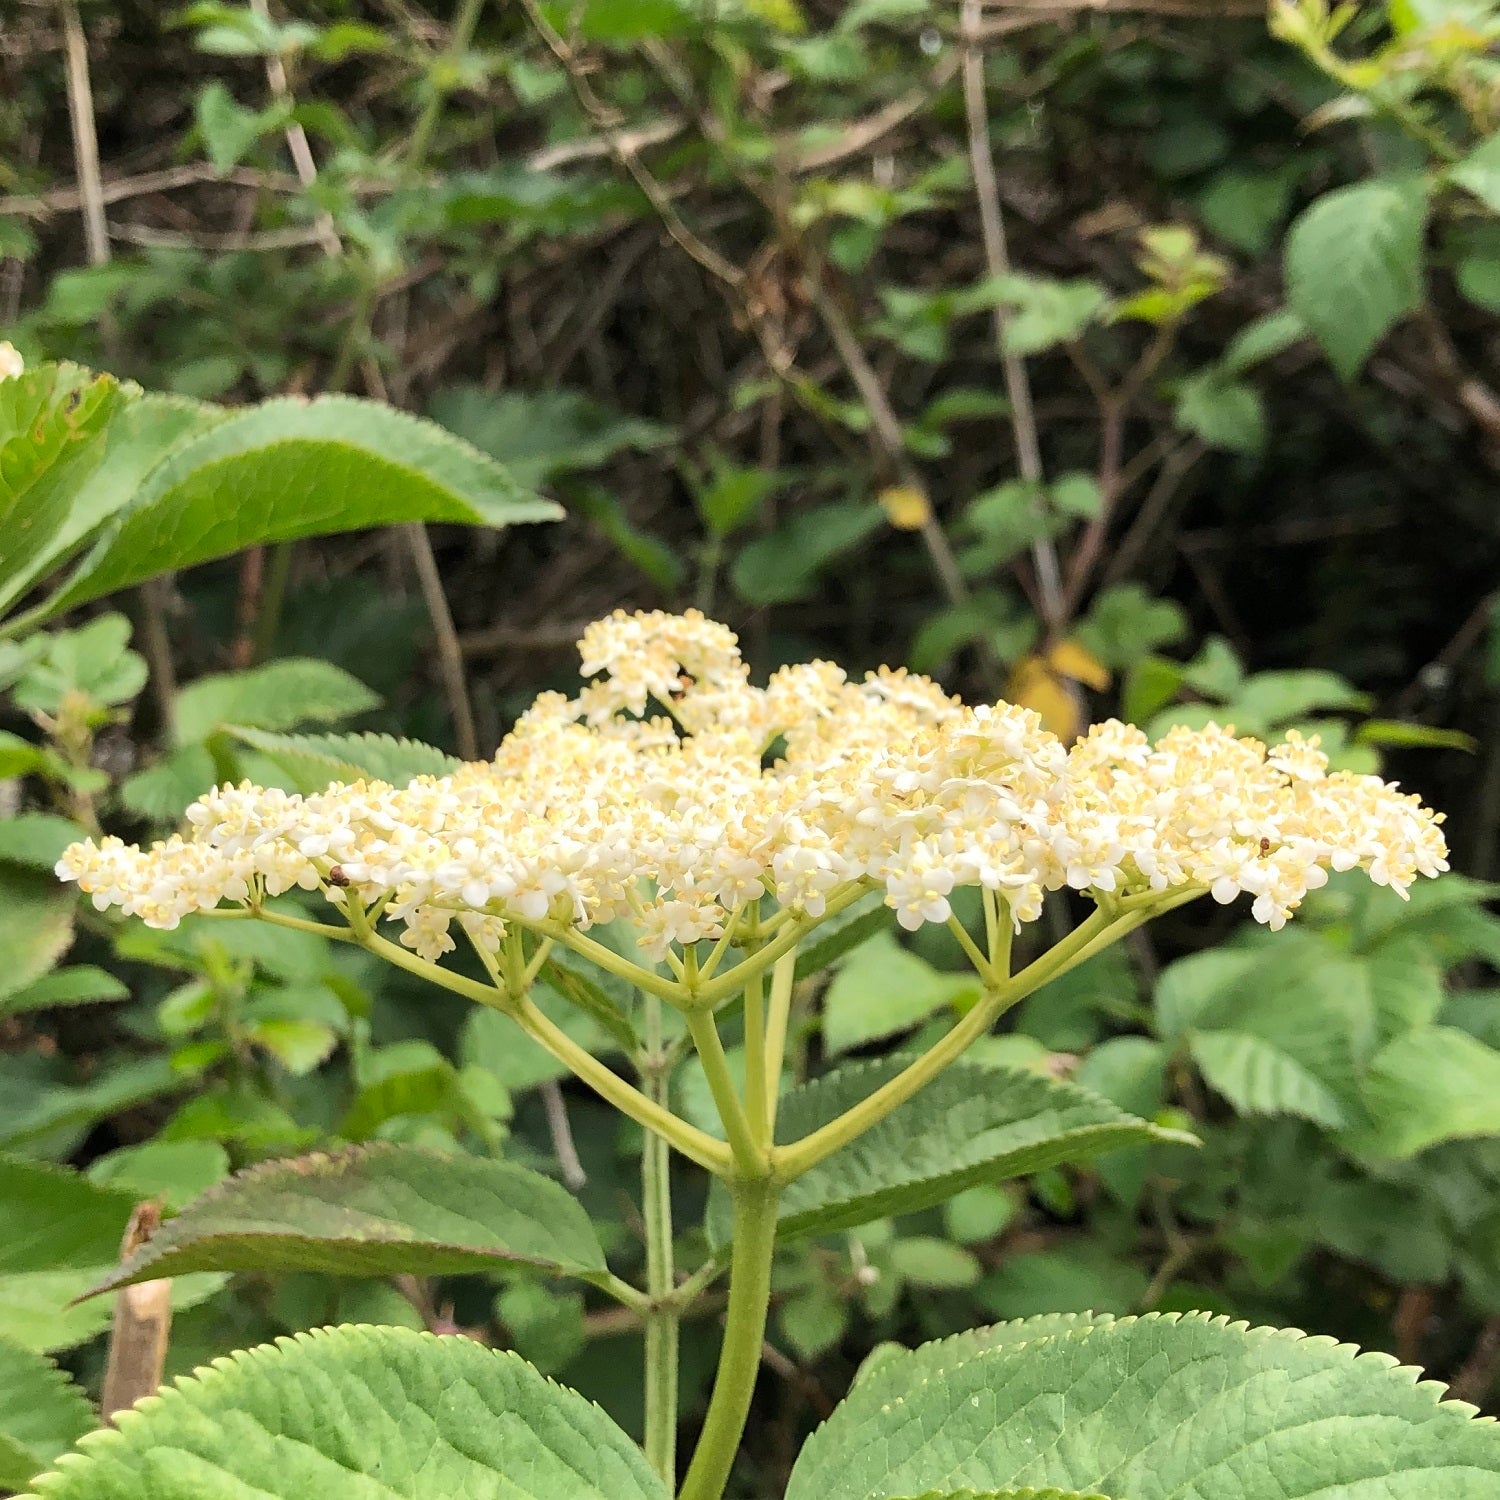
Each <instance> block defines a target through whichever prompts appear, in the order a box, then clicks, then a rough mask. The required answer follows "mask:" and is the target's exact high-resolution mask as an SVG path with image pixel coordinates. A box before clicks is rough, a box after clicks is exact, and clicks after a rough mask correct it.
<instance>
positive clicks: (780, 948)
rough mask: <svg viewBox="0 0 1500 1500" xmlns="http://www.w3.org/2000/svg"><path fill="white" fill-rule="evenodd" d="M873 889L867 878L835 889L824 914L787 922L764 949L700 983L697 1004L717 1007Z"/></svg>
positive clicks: (694, 997) (759, 949)
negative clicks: (817, 928)
mask: <svg viewBox="0 0 1500 1500" xmlns="http://www.w3.org/2000/svg"><path fill="white" fill-rule="evenodd" d="M869 888H870V887H869V885H868V884H867V883H866V882H865V881H862V880H860V881H851V882H850V883H849V885H848V886H846V887H844V888H843V889H841V890H837V891H835V892H834V893H833V894H832V895H831V896H829V898H828V902H827V905H826V906H825V908H824V910H823V914H822V916H820V917H798V918H796V919H794V920H793V921H791V922H789V923H788V924H787V926H786V929H785V931H781V932H778V933H777V934H776V936H775V937H774V938H773V939H772V940H771V941H770V942H769V943H767V944H766V945H765V946H764V947H763V948H757V949H756V951H755V952H754V953H752V954H751V955H750V956H749V957H748V958H743V959H741V960H740V962H739V963H737V964H736V965H735V966H734V967H733V968H732V969H726V970H725V971H724V973H722V974H720V975H719V976H718V977H717V978H715V979H714V980H712V981H711V982H710V983H707V984H699V986H698V988H697V990H696V992H695V993H694V995H693V999H694V1001H695V1003H696V1004H698V1005H700V1006H714V1005H717V1004H718V1003H719V1001H721V1000H727V999H728V998H729V997H730V996H731V995H733V994H737V993H738V992H739V991H740V990H742V989H744V987H745V985H746V984H747V983H748V982H749V980H750V978H751V977H752V976H753V975H755V974H763V973H765V971H766V970H767V969H769V968H770V967H771V966H772V965H773V964H774V963H775V962H776V960H777V959H779V958H780V957H781V956H782V954H784V953H790V952H791V951H792V949H794V948H795V947H796V946H797V944H798V943H800V942H801V941H802V939H803V938H804V937H806V936H807V934H808V933H809V932H811V931H812V929H813V928H814V927H817V926H820V925H821V924H822V923H824V922H826V921H827V920H828V919H829V918H830V917H836V916H837V915H838V914H839V913H840V912H841V911H843V909H844V908H845V907H846V906H853V905H854V903H855V902H856V901H858V900H859V898H860V897H861V896H863V895H864V893H865V892H866V891H867V890H869Z"/></svg>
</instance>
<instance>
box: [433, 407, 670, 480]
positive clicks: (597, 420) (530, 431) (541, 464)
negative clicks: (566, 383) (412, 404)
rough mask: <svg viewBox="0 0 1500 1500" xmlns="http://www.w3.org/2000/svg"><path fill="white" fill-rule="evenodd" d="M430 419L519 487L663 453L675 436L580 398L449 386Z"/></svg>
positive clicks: (652, 424) (636, 418) (667, 429)
mask: <svg viewBox="0 0 1500 1500" xmlns="http://www.w3.org/2000/svg"><path fill="white" fill-rule="evenodd" d="M430 414H431V416H432V417H433V419H434V420H435V421H438V422H441V423H442V425H443V426H444V427H446V428H447V429H448V431H449V432H453V433H456V434H457V435H458V436H459V437H461V438H464V439H466V440H467V441H468V442H471V443H473V445H474V446H475V447H476V448H478V449H479V450H480V451H481V452H482V453H487V454H489V456H490V457H491V458H493V459H496V460H497V461H498V462H500V463H502V464H504V465H505V467H506V469H507V470H508V471H509V473H510V475H511V477H512V478H513V479H514V480H515V481H516V483H517V484H522V485H539V484H545V483H546V482H547V481H548V480H549V479H555V478H556V477H557V476H558V475H559V474H568V473H576V472H577V471H578V470H580V469H596V468H598V467H599V466H600V465H601V464H603V463H605V462H607V460H608V459H609V458H610V457H611V456H612V455H613V454H615V453H617V452H619V450H620V449H622V448H659V447H661V445H662V444H663V443H665V442H667V441H668V440H669V439H670V437H671V429H670V428H667V427H663V426H661V425H660V424H659V423H656V422H647V421H643V420H642V419H641V418H640V417H628V416H623V415H622V414H620V413H619V412H614V411H610V410H609V408H608V407H604V406H600V405H599V404H598V403H597V402H595V401H592V400H590V399H589V397H588V396H586V395H584V394H583V393H582V392H581V391H555V390H554V391H498V392H497V391H487V390H485V389H484V388H483V387H481V386H477V385H457V386H450V387H449V388H448V389H446V390H442V391H439V392H438V393H437V395H436V396H434V397H433V400H432V407H431V412H430Z"/></svg>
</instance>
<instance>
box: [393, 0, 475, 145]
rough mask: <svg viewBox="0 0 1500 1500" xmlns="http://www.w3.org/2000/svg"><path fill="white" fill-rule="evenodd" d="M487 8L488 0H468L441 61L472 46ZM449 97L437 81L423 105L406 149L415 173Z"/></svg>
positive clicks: (452, 59)
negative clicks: (476, 27)
mask: <svg viewBox="0 0 1500 1500" xmlns="http://www.w3.org/2000/svg"><path fill="white" fill-rule="evenodd" d="M483 8H484V0H464V3H463V5H462V6H461V7H460V8H459V12H458V14H457V15H456V16H455V17H454V18H453V34H452V36H451V37H449V39H448V45H447V47H446V48H445V49H444V51H443V54H442V57H441V59H440V61H443V62H453V61H456V60H457V59H458V58H459V57H460V56H462V55H463V53H464V52H465V51H466V50H467V49H468V46H469V43H470V42H471V41H472V40H473V38H474V28H475V26H476V25H477V24H478V22H479V12H480V11H481V10H482V9H483ZM446 100H447V90H446V89H444V88H441V87H439V86H437V85H436V84H434V85H433V90H432V97H431V98H430V99H429V100H428V101H427V103H426V104H425V105H424V106H423V109H422V113H421V115H420V116H419V117H418V119H417V123H416V126H415V127H414V128H413V130H412V133H411V144H410V146H409V147H408V148H407V152H406V168H407V171H409V172H411V173H413V174H415V173H417V172H419V171H420V170H421V169H422V164H423V162H424V161H425V160H426V158H427V145H428V142H429V141H430V140H431V138H432V131H433V127H434V126H436V124H437V122H438V116H439V115H440V114H442V112H443V105H444V103H445V102H446Z"/></svg>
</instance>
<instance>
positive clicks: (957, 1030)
mask: <svg viewBox="0 0 1500 1500" xmlns="http://www.w3.org/2000/svg"><path fill="white" fill-rule="evenodd" d="M1138 920H1144V918H1139V919H1138V917H1137V914H1136V913H1134V912H1132V913H1129V914H1126V915H1122V916H1112V915H1111V914H1109V913H1107V912H1104V911H1096V912H1094V913H1093V914H1092V915H1090V917H1089V918H1088V920H1087V921H1085V922H1083V923H1082V924H1080V925H1079V926H1078V927H1076V928H1075V929H1074V930H1073V931H1072V932H1071V933H1069V934H1068V936H1067V937H1065V938H1064V939H1063V940H1062V942H1060V943H1058V944H1057V945H1056V946H1055V947H1053V948H1050V949H1048V951H1047V952H1046V953H1044V954H1043V955H1042V956H1041V957H1040V958H1039V959H1037V960H1036V962H1035V963H1032V964H1028V965H1027V966H1026V968H1024V969H1022V970H1021V972H1020V973H1019V974H1017V975H1015V976H1014V977H1013V978H1011V979H1009V980H1006V981H1004V982H1003V983H1000V984H992V985H987V986H986V988H985V992H984V997H983V998H982V999H981V1000H980V1002H979V1003H978V1004H977V1005H976V1006H975V1007H974V1008H973V1010H971V1011H970V1012H969V1013H968V1015H966V1016H965V1017H964V1018H963V1019H962V1020H961V1021H960V1022H959V1023H958V1024H957V1025H956V1026H954V1027H953V1029H952V1030H951V1031H949V1032H948V1033H947V1034H946V1035H945V1036H944V1037H943V1038H942V1039H941V1040H940V1041H939V1042H938V1043H937V1044H936V1045H935V1046H934V1047H933V1048H932V1049H931V1050H930V1051H928V1052H925V1053H924V1054H923V1055H922V1056H921V1057H919V1058H918V1059H917V1060H916V1061H915V1062H914V1063H912V1064H911V1066H910V1067H907V1068H904V1069H903V1070H902V1071H901V1072H899V1073H898V1074H897V1075H896V1076H895V1077H894V1078H892V1079H891V1080H890V1081H889V1082H887V1083H885V1084H883V1085H882V1086H881V1087H880V1088H878V1089H876V1090H875V1092H874V1093H873V1094H871V1095H870V1096H869V1097H868V1098H865V1099H861V1100H860V1102H859V1103H858V1104H856V1105H854V1106H853V1107H852V1108H850V1109H847V1110H845V1111H844V1113H843V1114H841V1115H840V1116H839V1117H838V1118H837V1119H835V1120H831V1121H830V1122H829V1123H828V1124H827V1125H824V1126H823V1127H822V1128H821V1129H820V1130H815V1131H813V1132H812V1134H811V1135H807V1136H804V1137H803V1138H802V1139H801V1140H800V1141H798V1142H797V1143H796V1144H795V1145H791V1146H784V1147H780V1148H778V1149H777V1150H776V1151H775V1152H774V1153H773V1160H774V1163H775V1172H776V1178H777V1180H778V1181H779V1182H791V1181H792V1180H794V1179H795V1178H797V1177H800V1176H801V1175H802V1173H804V1172H806V1171H807V1170H808V1169H809V1168H810V1167H814V1166H816V1165H817V1164H818V1163H819V1162H820V1161H822V1160H823V1159H824V1157H827V1156H831V1155H832V1154H833V1153H834V1152H835V1151H837V1150H839V1149H840V1148H841V1147H843V1146H847V1145H848V1144H849V1142H850V1141H852V1140H854V1139H856V1137H858V1136H861V1135H863V1134H864V1133H865V1131H867V1130H868V1129H870V1127H871V1126H872V1125H875V1124H877V1123H878V1122H879V1121H881V1120H883V1119H884V1118H885V1117H886V1115H888V1114H890V1112H891V1111H892V1110H893V1109H895V1108H896V1107H897V1106H898V1105H901V1104H905V1103H906V1101H907V1100H908V1099H910V1098H911V1097H912V1095H913V1094H915V1093H917V1092H918V1090H920V1089H922V1088H924V1087H925V1086H926V1085H927V1084H929V1083H930V1082H931V1081H932V1080H933V1079H934V1078H936V1077H937V1075H938V1074H939V1073H941V1072H942V1071H943V1069H944V1068H946V1067H947V1066H948V1065H949V1064H950V1063H952V1062H953V1061H955V1060H956V1059H957V1058H958V1057H960V1056H961V1055H962V1054H963V1053H964V1052H966V1051H967V1050H968V1049H969V1047H971V1046H972V1045H973V1044H974V1043H975V1042H976V1041H978V1040H979V1038H980V1037H982V1036H983V1035H984V1034H985V1032H987V1031H988V1030H989V1029H990V1027H991V1026H993V1025H994V1024H995V1020H996V1018H997V1017H998V1016H1000V1015H1001V1014H1002V1012H1004V1011H1006V1010H1008V1009H1009V1008H1010V1007H1011V1006H1012V1005H1014V1004H1015V1003H1016V1001H1018V1000H1020V999H1022V998H1023V997H1024V996H1026V995H1029V994H1030V993H1031V992H1032V991H1033V990H1036V989H1040V988H1041V986H1042V985H1044V984H1046V983H1047V982H1048V981H1049V980H1052V979H1056V978H1057V977H1058V975H1060V974H1064V973H1066V972H1067V971H1068V970H1069V969H1071V968H1073V967H1074V965H1075V964H1078V963H1081V962H1082V961H1083V959H1084V958H1086V957H1088V956H1089V955H1091V954H1093V953H1094V952H1096V951H1097V950H1098V949H1099V948H1101V947H1103V946H1105V945H1106V944H1107V943H1111V942H1113V941H1115V939H1116V938H1119V937H1122V936H1123V935H1124V934H1125V933H1126V932H1128V931H1130V929H1131V928H1133V927H1135V926H1137V925H1138Z"/></svg>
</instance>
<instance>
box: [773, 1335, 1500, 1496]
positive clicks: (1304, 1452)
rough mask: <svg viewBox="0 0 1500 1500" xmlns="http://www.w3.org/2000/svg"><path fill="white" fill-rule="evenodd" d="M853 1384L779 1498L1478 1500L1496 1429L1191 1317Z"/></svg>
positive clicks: (1361, 1372) (1428, 1392)
mask: <svg viewBox="0 0 1500 1500" xmlns="http://www.w3.org/2000/svg"><path fill="white" fill-rule="evenodd" d="M890 1374H891V1368H890V1367H887V1369H885V1370H883V1371H881V1372H879V1374H878V1375H877V1376H876V1377H875V1378H873V1379H871V1380H869V1381H866V1382H863V1383H861V1384H859V1385H856V1386H855V1388H854V1390H853V1391H852V1392H851V1393H850V1395H849V1396H848V1398H847V1399H846V1400H845V1401H844V1402H843V1404H842V1405H841V1406H840V1407H839V1408H838V1409H837V1410H836V1411H835V1412H834V1414H833V1416H832V1417H831V1418H830V1419H829V1420H828V1422H826V1423H825V1424H824V1425H823V1427H821V1428H820V1429H819V1430H818V1431H817V1432H816V1433H814V1434H813V1436H812V1438H811V1439H810V1441H809V1442H808V1444H807V1446H806V1447H805V1448H804V1449H803V1451H802V1455H801V1457H800V1458H799V1459H798V1461H797V1465H796V1467H795V1469H794V1470H793V1472H792V1478H791V1482H790V1484H789V1485H788V1487H787V1500H895V1497H899V1496H910V1495H920V1494H922V1493H923V1491H924V1490H930V1489H931V1488H932V1487H933V1486H935V1485H936V1486H940V1487H944V1488H950V1489H951V1488H952V1487H954V1486H968V1487H970V1488H971V1489H973V1490H975V1491H976V1492H978V1493H981V1494H982V1493H986V1492H989V1493H993V1492H995V1491H996V1490H999V1491H1001V1492H1003V1491H1004V1490H1005V1489H1006V1488H1014V1487H1017V1486H1022V1487H1024V1486H1027V1485H1034V1486H1046V1485H1054V1486H1058V1487H1060V1488H1062V1489H1064V1490H1065V1491H1066V1490H1068V1489H1074V1490H1081V1491H1083V1492H1085V1493H1097V1494H1100V1495H1104V1496H1107V1497H1109V1500H1169V1497H1170V1500H1183V1497H1186V1496H1190V1495H1191V1496H1203V1497H1209V1496H1214V1497H1219V1496H1229V1495H1233V1496H1235V1497H1236V1500H1313V1497H1317V1500H1330V1497H1332V1496H1335V1495H1337V1496H1341V1497H1348V1500H1354V1497H1356V1496H1358V1497H1364V1496H1368V1497H1370V1500H1375V1497H1376V1496H1379V1497H1380V1500H1431V1497H1435V1496H1439V1495H1440V1496H1442V1497H1443V1500H1485V1497H1488V1496H1490V1495H1492V1494H1494V1493H1495V1490H1496V1486H1497V1483H1500V1425H1496V1424H1495V1423H1493V1422H1478V1421H1474V1420H1472V1417H1473V1408H1472V1407H1469V1406H1466V1405H1464V1404H1462V1403H1460V1402H1444V1401H1442V1400H1441V1394H1442V1387H1440V1386H1438V1385H1436V1384H1435V1383H1433V1382H1421V1383H1418V1381H1417V1380H1416V1378H1415V1372H1414V1371H1411V1370H1407V1369H1402V1368H1400V1367H1398V1366H1396V1365H1395V1362H1394V1361H1393V1360H1391V1359H1390V1358H1389V1356H1386V1355H1381V1354H1365V1355H1359V1356H1356V1354H1355V1351H1354V1350H1353V1349H1352V1348H1350V1347H1349V1346H1348V1345H1340V1344H1338V1343H1336V1342H1335V1341H1333V1340H1332V1339H1323V1338H1307V1337H1305V1336H1304V1335H1302V1334H1300V1333H1297V1332H1295V1331H1284V1330H1278V1329H1268V1328H1256V1329H1251V1328H1248V1327H1247V1326H1246V1325H1244V1324H1239V1323H1231V1322H1229V1321H1228V1320H1227V1319H1225V1318H1219V1317H1209V1316H1208V1315H1206V1314H1192V1315H1189V1316H1186V1317H1179V1316H1176V1315H1164V1316H1157V1315H1152V1316H1150V1317H1145V1318H1128V1319H1122V1320H1120V1321H1118V1322H1108V1323H1097V1324H1091V1325H1088V1326H1085V1327H1082V1328H1079V1329H1077V1330H1075V1331H1072V1332H1066V1333H1059V1334H1057V1335H1056V1336H1054V1337H1051V1338H1042V1339H1039V1340H1035V1341H1031V1342H1025V1341H1023V1342H1020V1343H1002V1344H999V1345H998V1346H996V1347H993V1348H988V1349H981V1350H979V1351H977V1352H974V1353H972V1354H971V1355H970V1357H968V1358H960V1359H958V1360H957V1361H956V1362H954V1363H951V1364H947V1365H944V1366H940V1367H938V1368H936V1369H932V1370H929V1371H927V1372H925V1378H924V1379H921V1380H914V1381H912V1382H911V1383H910V1384H908V1385H905V1386H901V1387H898V1388H893V1386H892V1383H891V1380H890V1379H889V1378H888V1377H889V1376H890Z"/></svg>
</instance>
